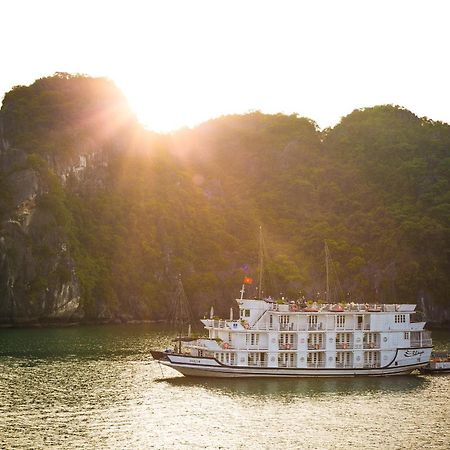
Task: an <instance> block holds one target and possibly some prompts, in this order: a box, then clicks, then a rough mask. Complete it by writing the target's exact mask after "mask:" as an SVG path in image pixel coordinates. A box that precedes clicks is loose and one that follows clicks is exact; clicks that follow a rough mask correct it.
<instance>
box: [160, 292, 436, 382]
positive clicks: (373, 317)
mask: <svg viewBox="0 0 450 450" xmlns="http://www.w3.org/2000/svg"><path fill="white" fill-rule="evenodd" d="M243 293H244V289H243V290H242V291H241V298H239V299H237V300H236V301H237V304H238V307H239V317H238V318H237V319H233V314H232V311H231V314H230V318H229V319H220V318H217V317H215V316H213V314H211V316H210V318H205V319H203V320H202V323H203V325H204V328H205V330H206V331H207V337H200V338H192V337H190V338H189V337H186V338H183V337H181V335H180V336H179V337H178V340H177V342H178V348H176V349H175V350H172V349H170V350H166V351H164V352H160V351H153V352H152V355H153V357H154V359H156V360H158V361H159V362H160V363H161V364H164V365H166V366H169V367H171V368H173V369H175V370H177V371H179V372H181V373H182V374H183V375H186V376H201V377H354V376H386V375H404V374H408V373H411V372H412V371H414V370H415V369H420V368H422V367H425V366H426V365H427V364H428V363H429V360H430V356H431V351H432V340H431V338H430V335H429V332H427V331H425V329H424V326H425V322H416V321H414V315H415V305H413V304H381V305H374V304H359V303H340V304H332V303H319V302H317V303H313V302H310V303H309V304H305V303H300V302H294V301H287V300H283V299H281V300H277V301H274V300H272V299H271V298H266V299H246V298H244V297H243V295H244V294H243ZM205 334H206V333H205Z"/></svg>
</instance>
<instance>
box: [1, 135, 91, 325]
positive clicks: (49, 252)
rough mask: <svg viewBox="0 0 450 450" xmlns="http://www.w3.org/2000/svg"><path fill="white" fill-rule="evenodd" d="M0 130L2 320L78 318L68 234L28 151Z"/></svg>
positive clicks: (78, 299)
mask: <svg viewBox="0 0 450 450" xmlns="http://www.w3.org/2000/svg"><path fill="white" fill-rule="evenodd" d="M0 134H1V139H0V177H1V181H2V191H3V195H2V200H3V208H2V211H3V214H2V216H1V221H0V322H10V323H21V322H30V321H36V320H43V321H50V320H55V319H56V320H76V319H79V318H81V317H83V310H82V307H81V297H80V286H79V281H78V279H77V276H76V270H75V265H74V261H73V259H72V258H71V257H70V255H69V254H68V251H67V249H68V244H67V236H66V235H65V233H64V229H63V228H61V227H59V226H58V225H57V219H56V218H55V216H54V214H53V213H52V212H51V211H49V209H48V208H45V205H42V202H41V200H42V198H43V196H45V194H46V193H47V190H48V187H47V186H45V183H43V180H42V177H41V175H40V173H39V172H38V171H37V170H35V169H33V168H31V167H30V164H29V161H28V155H27V153H26V152H24V151H23V150H20V149H17V148H14V147H12V146H11V145H10V144H9V142H8V140H7V139H6V138H5V137H4V136H3V133H1V128H0ZM68 169H69V168H66V170H65V171H67V170H68Z"/></svg>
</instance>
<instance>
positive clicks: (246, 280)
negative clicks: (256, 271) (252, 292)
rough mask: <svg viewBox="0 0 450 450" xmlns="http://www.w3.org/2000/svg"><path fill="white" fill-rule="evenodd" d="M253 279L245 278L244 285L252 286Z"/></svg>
mask: <svg viewBox="0 0 450 450" xmlns="http://www.w3.org/2000/svg"><path fill="white" fill-rule="evenodd" d="M252 283H253V278H250V277H244V284H252Z"/></svg>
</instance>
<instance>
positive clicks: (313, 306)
mask: <svg viewBox="0 0 450 450" xmlns="http://www.w3.org/2000/svg"><path fill="white" fill-rule="evenodd" d="M236 302H237V303H238V305H239V309H241V310H242V309H249V310H255V309H257V310H261V311H273V312H280V313H299V312H300V313H301V312H303V313H309V314H311V313H330V312H333V313H358V314H360V313H376V312H389V313H394V312H401V313H413V312H414V311H415V309H416V305H414V304H389V303H383V304H378V303H355V302H346V303H322V302H304V303H301V302H294V301H287V300H276V301H275V300H272V299H271V298H267V299H236Z"/></svg>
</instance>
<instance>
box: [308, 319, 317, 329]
mask: <svg viewBox="0 0 450 450" xmlns="http://www.w3.org/2000/svg"><path fill="white" fill-rule="evenodd" d="M317 319H318V318H317V316H308V329H309V330H315V329H317Z"/></svg>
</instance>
